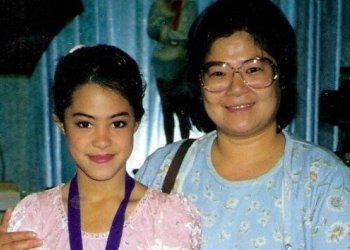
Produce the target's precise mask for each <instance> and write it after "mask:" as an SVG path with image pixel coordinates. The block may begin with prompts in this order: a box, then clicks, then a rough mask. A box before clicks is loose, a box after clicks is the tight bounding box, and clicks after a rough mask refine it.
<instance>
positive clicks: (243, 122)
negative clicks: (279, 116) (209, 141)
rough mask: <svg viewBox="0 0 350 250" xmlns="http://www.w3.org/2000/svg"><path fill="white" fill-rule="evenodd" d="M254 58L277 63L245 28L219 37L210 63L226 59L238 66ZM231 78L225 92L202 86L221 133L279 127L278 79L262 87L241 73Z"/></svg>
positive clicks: (248, 132)
mask: <svg viewBox="0 0 350 250" xmlns="http://www.w3.org/2000/svg"><path fill="white" fill-rule="evenodd" d="M254 57H266V58H269V59H271V60H272V61H273V62H274V60H273V58H272V57H271V56H269V55H268V54H267V53H266V52H265V51H263V50H262V49H261V48H259V47H258V46H256V44H255V42H254V40H253V39H252V38H251V37H250V36H249V34H248V33H247V32H243V31H242V32H236V33H234V34H232V35H231V36H229V37H223V38H219V39H218V40H216V41H215V42H214V43H213V44H212V47H211V49H210V51H209V53H208V55H207V57H206V62H211V61H220V62H226V63H228V64H230V65H231V66H232V67H234V68H236V69H237V68H239V67H240V66H241V65H242V62H243V61H246V60H247V59H251V58H254ZM274 63H276V62H274ZM230 80H231V83H230V85H229V87H228V88H227V89H226V90H224V91H221V92H210V91H207V90H206V89H204V88H202V95H203V101H204V107H205V110H206V112H207V114H208V116H209V117H210V118H211V120H212V121H213V122H214V123H215V124H216V127H217V130H218V132H219V133H224V134H227V135H229V136H235V137H247V136H252V135H255V134H259V133H261V132H262V131H265V130H266V129H267V128H272V127H273V128H274V129H275V128H276V113H277V110H278V106H279V98H280V97H279V90H278V86H277V84H278V82H276V81H277V80H275V81H274V82H273V84H272V85H270V86H269V87H266V88H260V89H254V88H251V87H249V86H247V85H246V84H245V83H244V82H243V80H242V78H241V76H240V74H238V73H235V74H232V77H231V78H230ZM275 130H276V129H275Z"/></svg>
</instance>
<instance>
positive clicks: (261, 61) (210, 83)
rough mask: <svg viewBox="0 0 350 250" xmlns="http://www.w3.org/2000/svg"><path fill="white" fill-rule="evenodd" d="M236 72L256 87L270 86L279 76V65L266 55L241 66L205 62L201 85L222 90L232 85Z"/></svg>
mask: <svg viewBox="0 0 350 250" xmlns="http://www.w3.org/2000/svg"><path fill="white" fill-rule="evenodd" d="M235 73H239V75H240V76H241V78H242V80H243V82H244V83H245V84H246V85H247V86H249V87H251V88H254V89H262V88H266V87H269V86H270V85H272V83H273V82H274V80H276V79H277V77H278V69H277V66H276V65H275V64H274V63H273V62H272V61H271V60H270V59H269V58H266V57H255V58H251V59H248V60H246V61H244V62H243V63H242V65H241V66H240V67H239V68H233V67H232V66H231V65H230V64H228V63H225V62H217V61H212V62H207V63H205V64H204V65H203V67H202V69H201V74H200V77H201V79H200V80H201V85H202V87H203V88H204V89H205V90H207V91H209V92H214V93H215V92H222V91H224V90H227V89H228V88H229V87H230V85H231V82H232V76H233V74H235Z"/></svg>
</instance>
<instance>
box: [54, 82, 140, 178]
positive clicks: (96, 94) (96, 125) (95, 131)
mask: <svg viewBox="0 0 350 250" xmlns="http://www.w3.org/2000/svg"><path fill="white" fill-rule="evenodd" d="M58 126H59V128H60V129H61V130H62V132H63V133H64V135H65V136H66V139H67V143H68V149H69V152H70V154H71V156H72V158H73V160H74V162H75V163H76V165H77V172H78V174H79V173H80V174H85V175H86V176H88V177H89V178H91V179H93V180H98V181H102V180H109V179H112V178H113V177H115V176H116V174H117V173H118V172H119V171H125V168H126V161H127V159H128V158H129V156H130V154H131V151H132V148H133V135H134V132H135V130H136V129H137V123H136V122H135V117H134V112H133V109H132V107H131V106H130V104H129V103H128V101H127V100H126V99H125V98H124V97H122V96H121V95H119V94H118V93H117V92H115V91H113V90H111V89H109V88H103V87H101V86H99V85H97V84H94V83H88V84H85V85H83V86H82V87H80V88H78V89H77V90H76V91H75V92H74V94H73V97H72V105H71V106H70V107H68V108H67V109H66V110H65V113H64V122H63V123H61V122H58Z"/></svg>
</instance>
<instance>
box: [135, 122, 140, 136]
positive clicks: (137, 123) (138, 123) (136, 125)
mask: <svg viewBox="0 0 350 250" xmlns="http://www.w3.org/2000/svg"><path fill="white" fill-rule="evenodd" d="M139 126H140V122H136V123H135V127H134V133H136V131H137V129H138V128H139Z"/></svg>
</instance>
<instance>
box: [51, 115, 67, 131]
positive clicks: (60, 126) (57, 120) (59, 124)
mask: <svg viewBox="0 0 350 250" xmlns="http://www.w3.org/2000/svg"><path fill="white" fill-rule="evenodd" d="M52 119H53V120H54V122H55V123H56V126H57V127H58V129H59V130H60V131H61V133H62V134H63V135H65V130H64V124H63V122H61V121H60V119H59V118H58V116H57V115H56V114H52Z"/></svg>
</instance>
